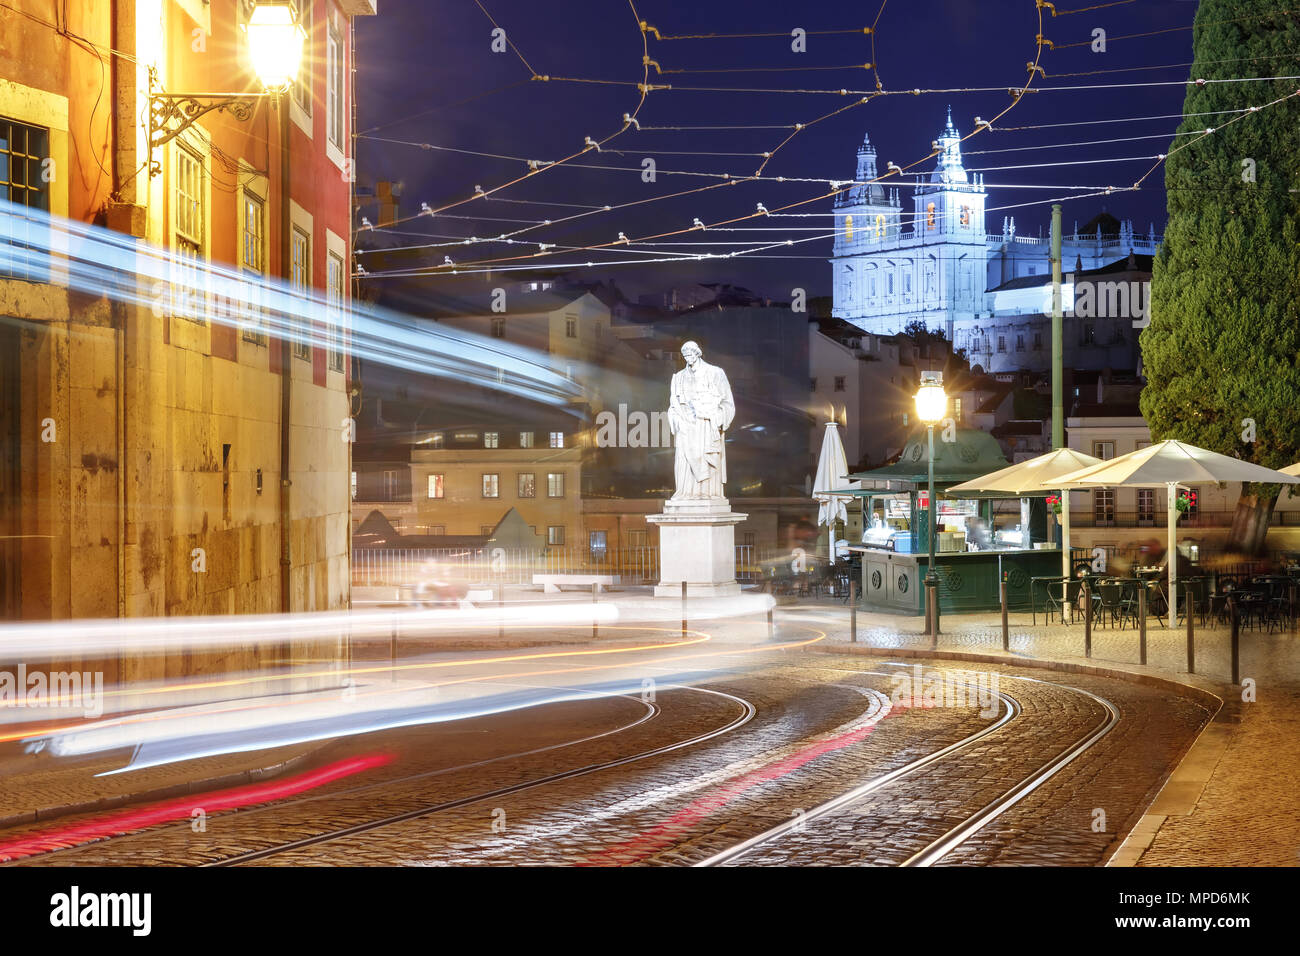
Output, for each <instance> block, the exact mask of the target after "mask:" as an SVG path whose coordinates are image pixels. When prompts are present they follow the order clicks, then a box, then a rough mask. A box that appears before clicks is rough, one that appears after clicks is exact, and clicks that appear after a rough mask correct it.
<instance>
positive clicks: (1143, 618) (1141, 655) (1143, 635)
mask: <svg viewBox="0 0 1300 956" xmlns="http://www.w3.org/2000/svg"><path fill="white" fill-rule="evenodd" d="M1146 662H1147V583H1146V582H1145V581H1138V663H1139V664H1142V665H1145V664H1146Z"/></svg>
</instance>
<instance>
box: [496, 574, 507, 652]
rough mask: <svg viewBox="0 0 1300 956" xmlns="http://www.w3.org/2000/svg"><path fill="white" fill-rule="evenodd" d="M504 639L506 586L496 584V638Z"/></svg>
mask: <svg viewBox="0 0 1300 956" xmlns="http://www.w3.org/2000/svg"><path fill="white" fill-rule="evenodd" d="M505 639H506V586H505V585H504V584H498V585H497V640H499V641H504V640H505Z"/></svg>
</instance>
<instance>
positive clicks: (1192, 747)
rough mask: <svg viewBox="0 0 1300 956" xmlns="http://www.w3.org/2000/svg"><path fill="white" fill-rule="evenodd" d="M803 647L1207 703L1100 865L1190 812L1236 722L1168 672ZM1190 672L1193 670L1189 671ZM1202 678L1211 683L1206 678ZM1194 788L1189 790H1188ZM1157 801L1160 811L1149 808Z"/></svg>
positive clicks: (1209, 694)
mask: <svg viewBox="0 0 1300 956" xmlns="http://www.w3.org/2000/svg"><path fill="white" fill-rule="evenodd" d="M808 650H811V651H817V652H819V653H823V654H840V653H844V654H859V655H864V656H868V657H902V658H931V659H940V660H953V661H962V662H968V663H975V664H1001V665H1010V666H1017V665H1019V666H1023V667H1040V668H1042V669H1044V670H1052V671H1059V672H1062V673H1067V674H1089V675H1091V676H1094V677H1108V678H1111V679H1113V680H1123V681H1129V682H1130V683H1135V684H1141V685H1144V686H1148V687H1157V688H1160V689H1162V690H1167V691H1171V692H1175V693H1178V694H1180V695H1181V696H1184V697H1191V698H1192V699H1194V700H1196V701H1197V702H1199V703H1201V704H1203V705H1204V706H1206V708H1207V709H1208V710H1209V711H1210V718H1209V720H1207V721H1206V722H1205V726H1204V727H1202V728H1201V729H1200V731H1199V732H1198V733H1197V734H1196V736H1195V737H1193V738H1192V740H1191V742H1190V743H1189V744H1188V745H1187V747H1186V749H1185V750H1184V751H1183V752H1182V754H1181V755H1180V756H1179V757H1178V759H1177V761H1176V762H1174V763H1173V764H1172V765H1171V766H1170V768H1169V770H1168V771H1167V772H1166V773H1165V775H1164V776H1163V777H1161V779H1160V781H1159V783H1157V784H1156V785H1155V786H1154V787H1153V788H1152V789H1153V790H1154V791H1155V792H1154V793H1153V794H1152V796H1151V799H1150V800H1149V801H1148V802H1147V804H1146V806H1145V807H1144V808H1143V810H1142V812H1141V814H1140V815H1139V817H1138V819H1137V822H1136V823H1134V824H1133V826H1132V827H1130V828H1129V829H1128V830H1127V831H1126V832H1125V833H1124V834H1123V835H1122V836H1120V835H1119V834H1117V835H1116V839H1115V840H1114V841H1113V842H1112V843H1111V845H1110V847H1108V848H1107V852H1106V856H1105V859H1104V860H1103V861H1102V862H1101V863H1100V864H1099V865H1100V866H1104V867H1109V866H1114V867H1128V866H1136V865H1137V864H1138V862H1139V861H1140V860H1141V858H1142V855H1143V854H1144V853H1145V852H1146V850H1147V849H1148V848H1149V847H1150V846H1151V844H1152V843H1153V842H1154V841H1155V838H1156V836H1157V835H1158V834H1159V832H1160V828H1161V827H1162V826H1164V822H1165V820H1166V819H1168V817H1170V816H1175V815H1185V814H1187V813H1190V812H1191V811H1192V809H1193V808H1194V807H1195V805H1196V803H1197V802H1199V800H1200V797H1201V793H1202V791H1203V790H1204V788H1205V785H1206V783H1208V782H1209V778H1210V776H1211V775H1212V774H1213V772H1214V768H1215V767H1217V765H1218V761H1219V760H1220V759H1221V758H1222V756H1223V754H1224V752H1226V750H1227V748H1228V744H1229V742H1230V733H1231V731H1230V729H1229V728H1230V726H1231V725H1235V724H1239V723H1241V718H1242V706H1241V704H1240V703H1239V702H1238V701H1236V700H1235V699H1233V698H1231V697H1227V698H1225V697H1222V696H1220V695H1219V694H1217V693H1214V692H1213V691H1210V690H1207V689H1205V688H1203V687H1197V686H1196V685H1194V684H1188V683H1184V682H1183V681H1179V680H1175V679H1174V678H1172V677H1161V676H1157V675H1155V674H1142V673H1135V672H1133V671H1127V670H1119V669H1116V668H1112V667H1105V666H1101V665H1097V664H1084V663H1079V662H1077V661H1062V660H1054V659H1052V658H1039V657H1028V658H1019V657H1011V656H1009V655H1000V654H980V653H975V652H971V651H952V650H944V649H943V648H935V649H930V648H916V647H873V646H868V645H864V644H852V643H850V644H847V645H846V644H825V643H818V644H813V645H811V646H810V647H809V648H808ZM1188 676H1190V677H1194V676H1196V675H1188ZM1206 683H1211V684H1212V683H1213V682H1211V681H1207V682H1206ZM1211 761H1212V765H1211V766H1210V767H1209V769H1208V772H1202V771H1203V770H1204V768H1205V765H1206V763H1207V762H1211ZM1193 791H1194V792H1193ZM1157 807H1159V808H1160V809H1162V810H1164V812H1163V813H1156V812H1153V810H1154V809H1155V808H1157Z"/></svg>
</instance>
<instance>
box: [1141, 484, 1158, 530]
mask: <svg viewBox="0 0 1300 956" xmlns="http://www.w3.org/2000/svg"><path fill="white" fill-rule="evenodd" d="M1137 504H1138V516H1137V519H1138V524H1155V521H1156V490H1155V489H1154V488H1139V489H1138V494H1137Z"/></svg>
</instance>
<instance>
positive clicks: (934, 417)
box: [916, 372, 948, 640]
mask: <svg viewBox="0 0 1300 956" xmlns="http://www.w3.org/2000/svg"><path fill="white" fill-rule="evenodd" d="M947 411H948V395H947V393H946V392H944V390H943V373H942V372H922V373H921V387H920V389H919V390H918V391H917V393H916V417H917V418H919V419H920V420H921V421H923V422H925V428H926V433H927V437H928V438H929V443H930V455H929V469H930V482H929V493H928V496H927V503H928V504H929V512H930V514H929V518H930V520H929V521H928V522H927V524H928V525H929V527H928V529H927V531H926V535H927V537H928V538H929V539H930V548H929V551H930V562H929V564H928V565H927V567H926V572H925V601H926V614H925V620H926V628H925V629H926V632H927V633H928V634H930V636H931V637H932V638H934V639H935V640H937V639H938V636H939V627H938V620H937V618H938V610H939V608H938V604H939V572H938V571H936V570H935V567H934V536H935V517H936V516H937V515H938V512H939V508H938V502H937V501H935V499H934V426H935V425H937V424H938V423H939V422H941V421H943V416H944V414H945V413H946V412H947Z"/></svg>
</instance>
